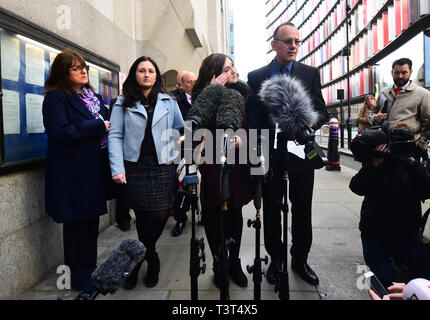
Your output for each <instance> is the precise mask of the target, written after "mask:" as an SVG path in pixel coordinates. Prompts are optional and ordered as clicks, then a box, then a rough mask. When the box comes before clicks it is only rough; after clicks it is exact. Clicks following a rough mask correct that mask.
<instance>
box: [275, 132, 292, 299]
mask: <svg viewBox="0 0 430 320" xmlns="http://www.w3.org/2000/svg"><path fill="white" fill-rule="evenodd" d="M287 143H288V139H287V136H286V135H285V134H283V133H279V134H278V149H279V152H280V154H281V156H282V164H283V165H284V168H282V169H283V174H282V188H283V195H282V200H281V201H282V203H281V211H282V213H283V228H282V231H283V237H282V249H281V250H282V252H281V257H282V260H281V270H280V273H279V275H280V276H279V278H278V279H277V281H276V284H275V292H279V299H280V300H290V285H289V279H288V211H289V209H288V147H287Z"/></svg>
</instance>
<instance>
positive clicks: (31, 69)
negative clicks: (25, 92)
mask: <svg viewBox="0 0 430 320" xmlns="http://www.w3.org/2000/svg"><path fill="white" fill-rule="evenodd" d="M25 82H27V83H30V84H35V85H38V86H41V87H43V85H44V83H45V51H44V50H43V49H42V48H38V47H36V46H33V45H31V44H28V43H27V44H26V45H25Z"/></svg>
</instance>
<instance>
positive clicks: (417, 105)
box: [368, 58, 430, 157]
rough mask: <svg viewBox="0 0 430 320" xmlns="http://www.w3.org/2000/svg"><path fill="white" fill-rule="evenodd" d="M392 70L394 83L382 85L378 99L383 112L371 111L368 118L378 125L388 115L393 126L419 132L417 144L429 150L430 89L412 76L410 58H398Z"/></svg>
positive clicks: (377, 104) (379, 108)
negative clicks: (412, 78)
mask: <svg viewBox="0 0 430 320" xmlns="http://www.w3.org/2000/svg"><path fill="white" fill-rule="evenodd" d="M391 74H392V76H393V81H394V85H393V86H391V87H386V88H384V89H382V91H381V93H380V95H379V98H378V100H377V103H376V110H379V112H378V113H369V114H368V120H369V122H370V123H372V124H374V125H378V124H382V123H383V122H384V120H386V119H388V123H389V124H390V125H391V126H392V127H393V128H401V127H403V128H404V127H406V128H408V129H409V130H410V131H412V132H413V133H414V134H415V141H416V143H417V146H418V147H420V149H421V150H422V151H425V152H426V150H427V146H428V143H429V140H428V139H430V122H429V119H430V91H428V90H426V89H425V88H422V87H420V86H418V85H417V84H416V83H415V82H413V81H411V80H410V78H411V75H412V61H411V60H410V59H408V58H402V59H399V60H396V61H394V62H393V68H392V71H391ZM420 149H417V151H418V152H417V156H418V157H419V156H420V154H419V153H422V152H419V151H420Z"/></svg>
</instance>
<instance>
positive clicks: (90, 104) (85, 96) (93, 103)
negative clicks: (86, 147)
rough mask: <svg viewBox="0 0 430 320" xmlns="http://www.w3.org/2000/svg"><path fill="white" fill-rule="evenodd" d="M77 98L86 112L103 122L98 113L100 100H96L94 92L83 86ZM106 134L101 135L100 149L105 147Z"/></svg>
mask: <svg viewBox="0 0 430 320" xmlns="http://www.w3.org/2000/svg"><path fill="white" fill-rule="evenodd" d="M79 97H80V98H81V100H82V101H83V102H84V103H85V105H86V106H87V108H88V110H89V111H90V112H91V114H92V115H93V116H94V117H95V118H96V119H101V120H103V121H104V118H103V116H102V115H101V114H100V113H99V112H100V100H99V98H97V96H96V95H95V94H94V92H93V91H92V90H90V89H88V88H86V87H85V86H82V93H81V94H79ZM106 136H107V135H106V134H103V135H102V137H101V146H102V149H103V148H106V147H107V138H106Z"/></svg>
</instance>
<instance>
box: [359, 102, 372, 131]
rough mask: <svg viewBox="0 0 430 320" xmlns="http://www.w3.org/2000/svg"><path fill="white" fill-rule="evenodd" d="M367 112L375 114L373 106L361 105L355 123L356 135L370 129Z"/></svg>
mask: <svg viewBox="0 0 430 320" xmlns="http://www.w3.org/2000/svg"><path fill="white" fill-rule="evenodd" d="M369 112H371V113H375V112H376V109H375V106H368V105H363V106H362V107H361V108H360V112H359V113H358V117H357V122H358V133H362V132H363V130H365V129H369V128H370V127H372V124H371V122H369V119H368V117H367V116H368V114H369Z"/></svg>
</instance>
